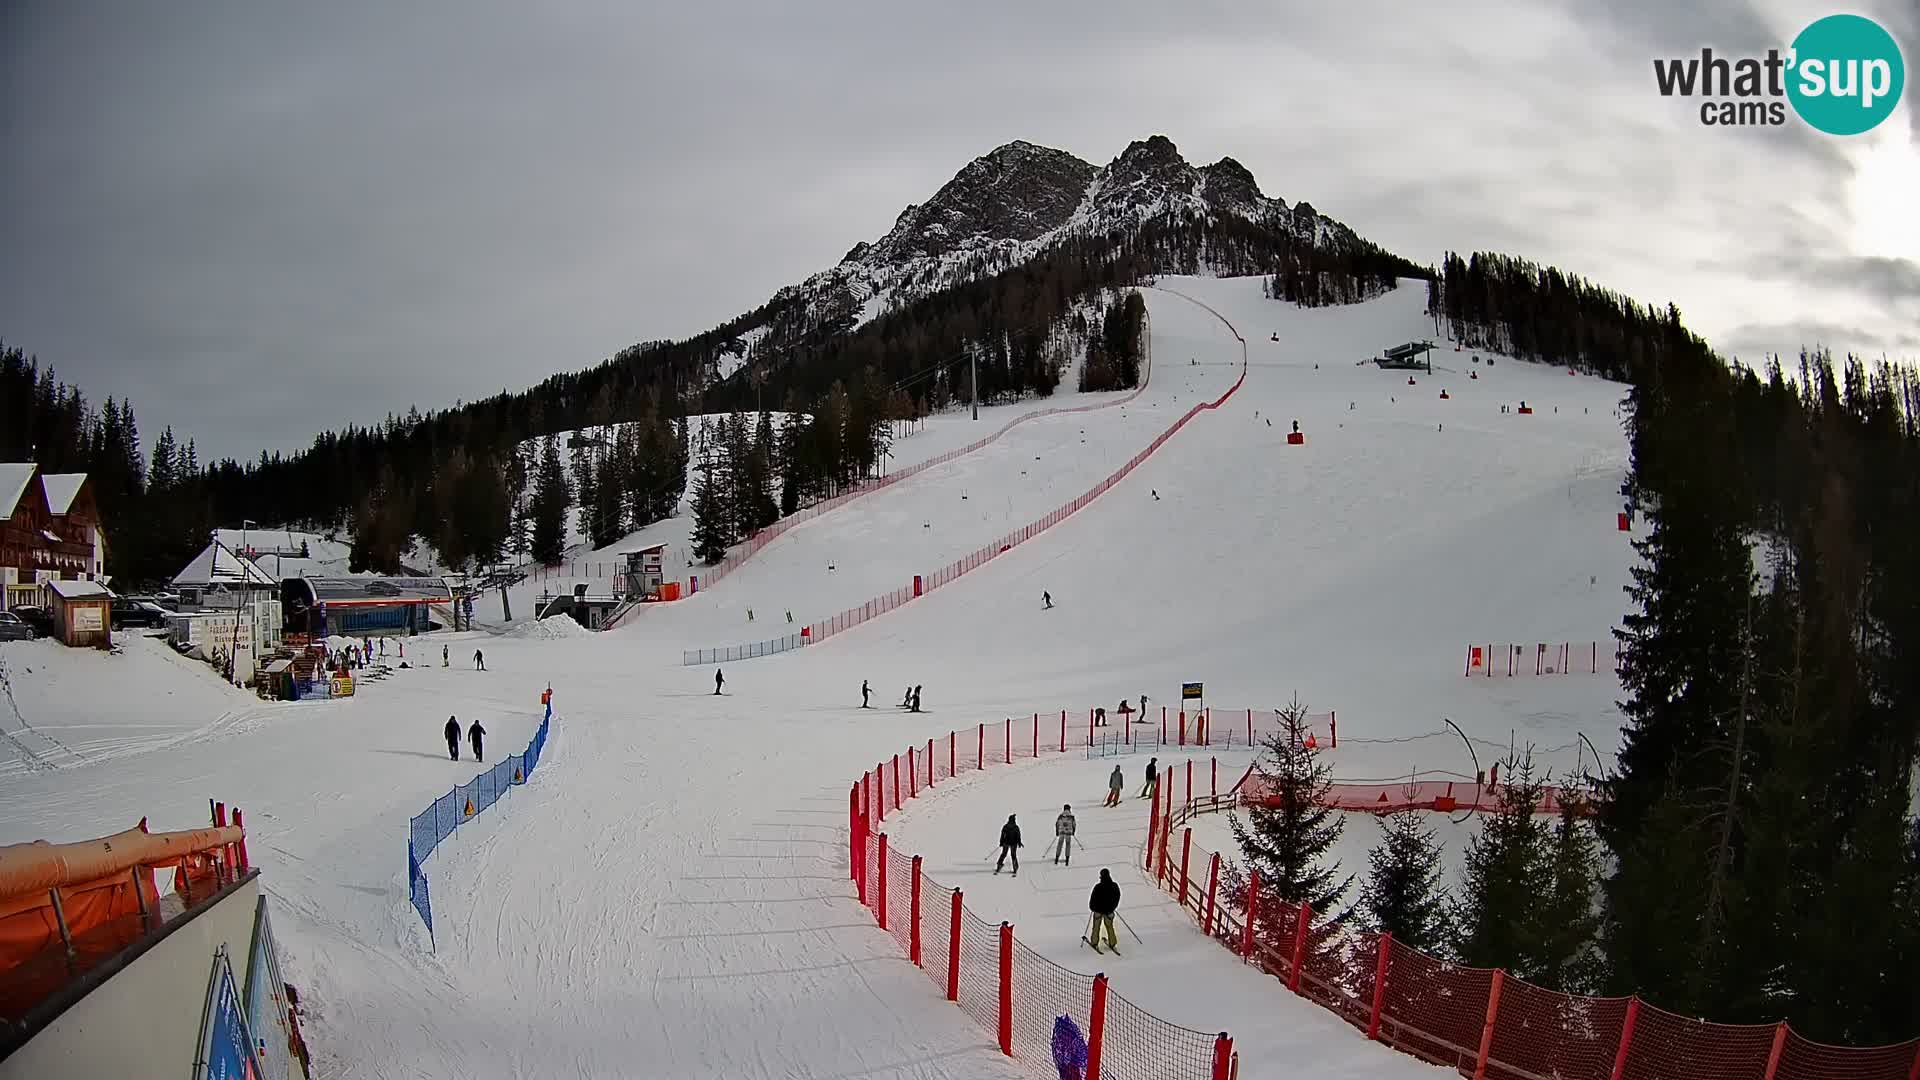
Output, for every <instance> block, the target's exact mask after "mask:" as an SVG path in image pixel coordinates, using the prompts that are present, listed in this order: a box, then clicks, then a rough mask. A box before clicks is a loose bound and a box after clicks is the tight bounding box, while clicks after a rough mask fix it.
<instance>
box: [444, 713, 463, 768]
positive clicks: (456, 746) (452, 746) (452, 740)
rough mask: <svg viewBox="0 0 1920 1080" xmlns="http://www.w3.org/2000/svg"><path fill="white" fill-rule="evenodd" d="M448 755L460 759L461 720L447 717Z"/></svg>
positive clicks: (456, 759)
mask: <svg viewBox="0 0 1920 1080" xmlns="http://www.w3.org/2000/svg"><path fill="white" fill-rule="evenodd" d="M447 756H448V757H450V758H452V759H453V760H455V761H459V760H460V721H458V720H455V719H454V718H453V717H451V716H449V717H447Z"/></svg>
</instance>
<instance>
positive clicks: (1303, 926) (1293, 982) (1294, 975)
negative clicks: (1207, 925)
mask: <svg viewBox="0 0 1920 1080" xmlns="http://www.w3.org/2000/svg"><path fill="white" fill-rule="evenodd" d="M886 841H887V838H886V836H885V835H882V836H881V837H880V842H881V843H882V844H885V843H886ZM881 850H883V851H884V850H885V848H884V847H883V848H882V849H881ZM884 888H885V886H884V884H883V885H882V889H883V891H882V892H881V893H880V897H881V899H882V901H884V900H885V899H886V895H887V894H886V892H885V891H884ZM1312 925H1313V905H1311V904H1309V903H1307V902H1306V901H1304V900H1302V901H1301V902H1300V914H1299V917H1298V918H1297V919H1296V920H1295V921H1294V924H1293V970H1292V971H1291V972H1289V973H1288V974H1287V989H1289V990H1291V991H1293V992H1294V993H1296V994H1297V993H1299V992H1300V969H1301V967H1302V966H1304V965H1305V963H1306V959H1307V930H1308V929H1309V928H1310V927H1311V926H1312ZM1495 978H1496V979H1497V978H1498V976H1495ZM1494 985H1495V986H1499V985H1500V984H1499V983H1498V982H1495V983H1494ZM1487 1030H1488V1032H1489V1033H1491V1032H1492V1030H1493V1029H1491V1028H1489V1029H1487Z"/></svg>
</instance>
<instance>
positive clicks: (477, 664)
mask: <svg viewBox="0 0 1920 1080" xmlns="http://www.w3.org/2000/svg"><path fill="white" fill-rule="evenodd" d="M473 670H475V671H485V670H487V658H486V657H484V656H481V655H480V650H479V649H475V650H473Z"/></svg>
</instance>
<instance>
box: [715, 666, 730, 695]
mask: <svg viewBox="0 0 1920 1080" xmlns="http://www.w3.org/2000/svg"><path fill="white" fill-rule="evenodd" d="M725 685H727V677H726V676H725V675H722V674H721V673H720V669H719V668H714V669H713V696H714V697H719V696H720V688H721V687H723V686H725Z"/></svg>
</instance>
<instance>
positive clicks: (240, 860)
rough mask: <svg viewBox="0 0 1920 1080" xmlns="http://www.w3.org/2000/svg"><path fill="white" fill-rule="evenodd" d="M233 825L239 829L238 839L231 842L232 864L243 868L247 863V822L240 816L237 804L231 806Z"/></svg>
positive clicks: (245, 867)
mask: <svg viewBox="0 0 1920 1080" xmlns="http://www.w3.org/2000/svg"><path fill="white" fill-rule="evenodd" d="M233 827H234V828H236V829H239V830H240V839H238V840H236V841H234V842H233V855H234V865H235V866H238V867H239V868H240V869H242V870H245V869H247V867H248V865H249V864H248V861H247V834H246V828H247V823H246V821H245V820H243V819H242V818H241V816H240V808H239V807H237V806H236V807H234V808H233Z"/></svg>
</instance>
